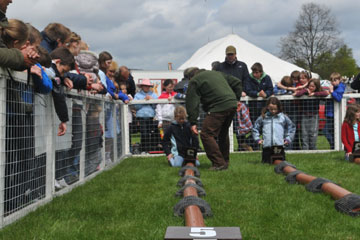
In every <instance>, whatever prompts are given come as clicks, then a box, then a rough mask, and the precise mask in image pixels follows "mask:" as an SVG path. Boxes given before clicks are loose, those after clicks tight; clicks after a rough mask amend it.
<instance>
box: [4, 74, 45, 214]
mask: <svg viewBox="0 0 360 240" xmlns="http://www.w3.org/2000/svg"><path fill="white" fill-rule="evenodd" d="M34 120H35V115H34V93H33V89H32V87H31V86H29V85H28V84H26V83H21V82H15V81H13V80H11V79H8V80H7V89H6V125H5V128H6V134H5V156H6V157H5V158H6V159H5V191H4V216H6V215H9V214H11V213H13V212H15V211H18V210H19V209H21V208H24V207H25V206H27V205H29V204H31V203H32V202H34V201H37V200H39V199H41V198H43V197H44V196H45V181H46V178H45V177H46V171H45V169H46V154H45V153H42V154H38V155H36V153H35V152H36V151H35V135H34V134H35V123H34Z"/></svg>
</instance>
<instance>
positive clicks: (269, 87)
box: [244, 73, 274, 98]
mask: <svg viewBox="0 0 360 240" xmlns="http://www.w3.org/2000/svg"><path fill="white" fill-rule="evenodd" d="M261 90H263V91H264V92H265V93H266V97H270V96H271V95H272V94H273V90H274V87H273V84H272V81H271V78H270V76H269V75H266V73H263V74H262V75H261V77H260V79H259V80H257V79H255V78H254V77H253V75H252V74H250V77H249V78H248V79H247V80H246V81H245V82H244V91H245V92H246V94H247V95H248V96H249V97H253V98H257V97H258V93H259V92H260V91H261Z"/></svg>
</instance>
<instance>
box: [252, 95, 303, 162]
mask: <svg viewBox="0 0 360 240" xmlns="http://www.w3.org/2000/svg"><path fill="white" fill-rule="evenodd" d="M295 130H296V129H295V125H294V123H293V122H292V121H291V120H290V118H289V117H288V116H286V115H285V114H284V113H283V112H282V106H281V103H280V101H279V99H277V98H276V97H270V98H269V99H268V100H267V101H266V106H265V108H263V110H262V113H261V116H260V117H258V119H257V120H256V122H255V125H254V127H253V130H252V135H253V138H254V140H255V142H257V143H258V144H262V145H263V151H262V162H263V163H271V158H270V157H271V147H273V146H284V145H288V144H289V143H291V141H292V140H293V139H294V135H295ZM261 135H262V139H261V138H260V136H261ZM282 154H283V159H285V153H284V152H283V153H282Z"/></svg>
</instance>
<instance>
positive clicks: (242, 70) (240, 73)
mask: <svg viewBox="0 0 360 240" xmlns="http://www.w3.org/2000/svg"><path fill="white" fill-rule="evenodd" d="M225 54H226V57H225V61H224V62H222V63H220V64H217V65H215V66H214V69H213V70H215V71H219V72H223V73H225V74H229V75H231V76H234V77H236V78H238V79H240V80H241V81H242V88H244V83H245V82H246V80H247V79H248V78H249V70H248V67H247V65H246V63H244V62H241V61H239V60H237V57H236V48H235V47H234V46H232V45H229V46H227V48H226V50H225ZM242 96H243V97H245V96H246V94H245V92H242Z"/></svg>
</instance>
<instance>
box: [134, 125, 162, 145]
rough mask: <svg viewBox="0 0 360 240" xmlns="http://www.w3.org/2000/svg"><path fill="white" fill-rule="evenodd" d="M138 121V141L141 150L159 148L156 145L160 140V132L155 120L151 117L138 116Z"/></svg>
mask: <svg viewBox="0 0 360 240" xmlns="http://www.w3.org/2000/svg"><path fill="white" fill-rule="evenodd" d="M138 119H139V121H140V142H141V151H142V152H149V151H155V150H159V149H157V145H158V144H159V143H160V142H161V141H160V134H159V130H158V128H157V122H156V121H154V120H153V118H138Z"/></svg>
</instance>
